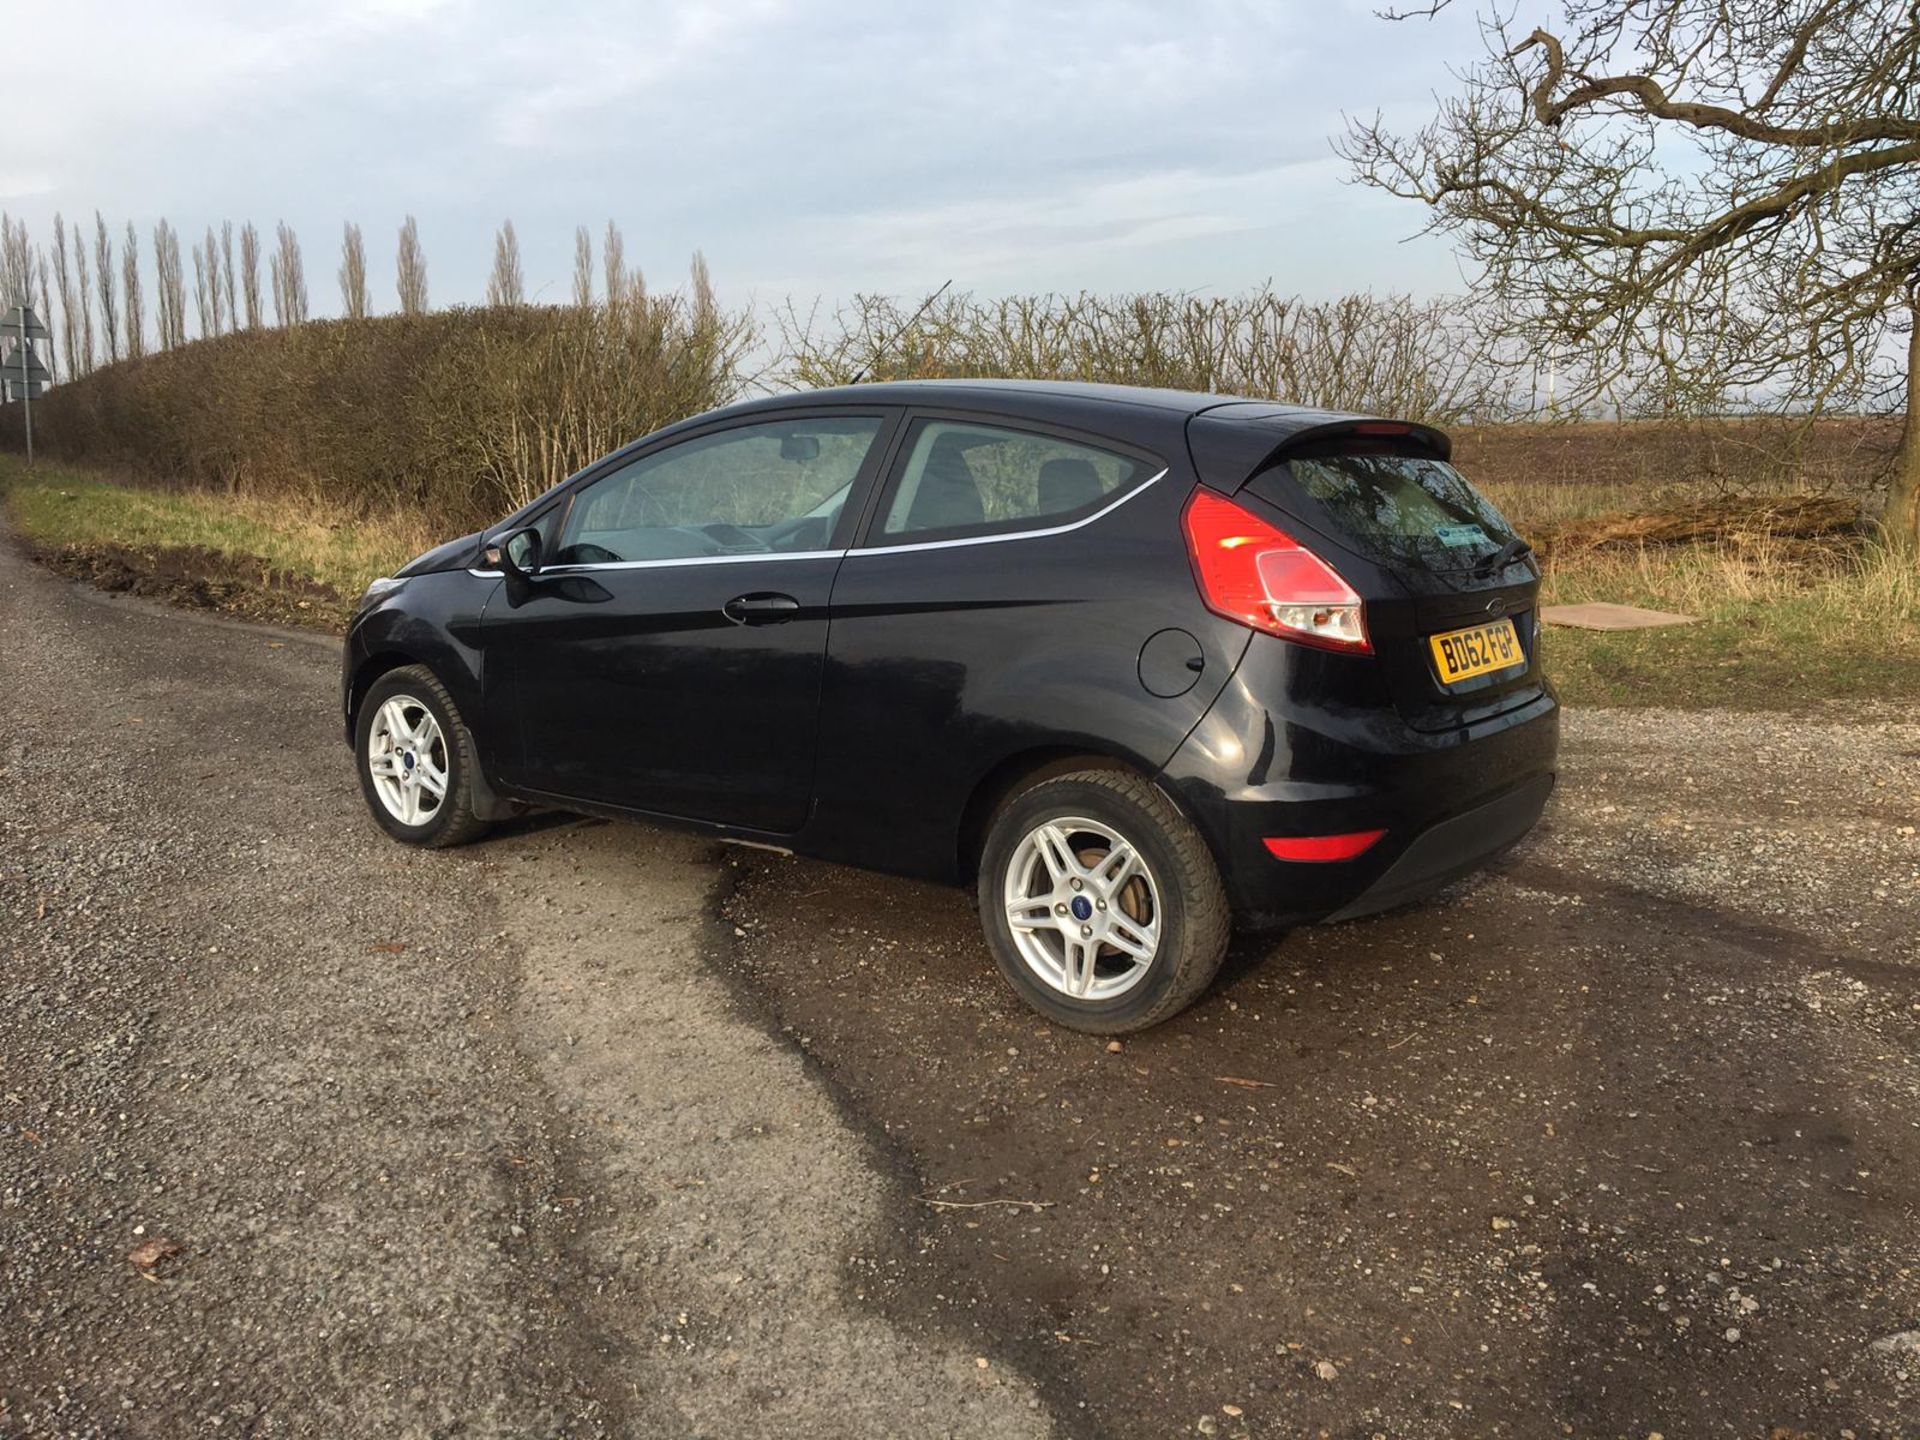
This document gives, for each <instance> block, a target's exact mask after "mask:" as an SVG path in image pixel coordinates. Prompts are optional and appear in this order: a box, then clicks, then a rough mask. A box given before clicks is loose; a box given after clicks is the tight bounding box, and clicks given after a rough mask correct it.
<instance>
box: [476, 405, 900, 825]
mask: <svg viewBox="0 0 1920 1440" xmlns="http://www.w3.org/2000/svg"><path fill="white" fill-rule="evenodd" d="M890 421H891V417H890V416H889V415H888V414H887V413H886V412H883V411H878V410H876V411H873V412H871V413H848V412H845V411H834V412H831V413H822V412H793V413H781V414H779V415H777V416H771V417H767V416H760V417H756V418H754V419H753V420H751V421H736V422H734V423H732V424H729V425H723V426H720V427H717V428H715V429H711V430H707V431H702V432H699V433H697V434H695V435H693V436H690V437H686V438H676V439H675V440H673V441H672V442H670V443H668V444H666V445H664V446H662V447H659V448H656V449H653V450H648V451H645V452H643V453H642V454H640V455H638V456H637V457H635V458H634V459H632V460H630V461H628V462H627V463H625V464H622V465H619V466H616V467H614V468H613V469H611V470H609V471H608V472H607V473H605V474H603V475H600V476H598V477H596V478H595V479H593V480H591V481H589V482H587V483H586V484H584V485H582V486H581V487H580V488H579V489H578V490H577V491H576V492H574V493H573V494H571V495H570V496H568V497H567V499H566V502H565V504H564V506H563V508H562V509H561V510H560V511H559V512H558V513H557V517H556V519H555V521H553V522H551V523H550V524H549V525H548V527H547V528H548V529H549V530H551V531H554V532H555V533H554V535H553V538H552V540H551V542H550V543H549V545H548V547H547V549H548V553H547V554H546V555H545V556H543V557H542V562H541V564H540V567H539V569H538V571H537V573H536V574H535V575H534V576H533V578H532V579H531V580H530V581H519V580H514V579H509V580H508V582H507V584H506V586H505V587H504V593H503V595H502V596H501V598H500V599H499V600H498V601H496V603H495V604H494V605H493V606H492V607H490V608H489V612H488V616H487V620H486V629H487V632H488V633H487V636H486V646H487V654H488V659H487V664H488V666H489V670H490V684H498V685H501V686H503V687H504V695H503V699H504V700H505V702H506V706H507V707H508V709H509V712H510V714H511V717H512V727H513V730H514V732H515V736H516V738H517V740H518V745H517V747H516V752H517V753H516V757H515V763H514V765H513V767H512V783H514V784H515V785H517V786H519V787H521V788H524V789H529V790H534V791H538V792H540V793H543V794H548V795H552V796H556V797H561V798H565V799H572V800H580V801H586V802H589V803H593V804H599V805H610V806H618V807H621V808H625V809H634V810H643V811H650V812H653V813H656V814H660V815H666V816H674V817H679V818H684V819H690V820H698V821H705V822H710V823H714V824H719V825H726V826H730V827H736V828H740V829H746V830H756V831H763V832H769V833H776V834H790V833H792V832H793V831H795V830H797V829H798V828H799V827H800V825H801V823H802V822H803V821H804V820H805V818H806V814H807V809H808V804H809V797H810V787H811V781H812V772H813V762H814V742H815V737H816V733H817V726H818V709H819V699H820V679H821V669H822V665H823V661H824V656H825V651H826V641H827V605H828V599H829V596H830V594H831V592H832V588H833V578H834V572H835V570H836V569H837V568H838V566H839V565H840V562H841V559H842V556H843V553H844V551H845V547H846V543H847V538H848V533H849V530H850V527H851V526H852V524H853V522H854V519H855V517H856V516H857V515H858V513H859V510H860V507H861V504H862V503H863V501H864V498H865V494H866V490H867V487H868V486H869V485H870V483H871V479H872V473H873V471H874V469H875V468H876V467H877V464H878V457H879V455H880V453H881V450H882V444H881V442H882V440H883V439H884V438H885V435H886V432H887V431H888V429H889V427H890Z"/></svg>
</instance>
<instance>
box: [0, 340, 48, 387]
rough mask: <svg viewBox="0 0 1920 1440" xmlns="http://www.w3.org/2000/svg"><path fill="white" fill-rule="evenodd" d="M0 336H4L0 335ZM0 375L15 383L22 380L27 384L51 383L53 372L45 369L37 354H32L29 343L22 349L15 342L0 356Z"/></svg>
mask: <svg viewBox="0 0 1920 1440" xmlns="http://www.w3.org/2000/svg"><path fill="white" fill-rule="evenodd" d="M0 338H4V337H3V336H0ZM0 377H4V378H5V379H7V380H10V381H12V382H13V383H14V384H15V385H18V384H19V383H20V382H21V381H22V380H24V381H26V382H27V383H28V384H29V385H35V384H38V385H51V384H52V383H53V372H52V371H50V370H48V369H47V367H46V366H45V364H43V363H42V362H41V359H40V357H39V356H38V355H36V354H34V351H33V347H32V346H31V345H29V346H27V347H26V349H25V350H24V351H22V350H21V348H20V346H19V345H18V344H16V345H15V346H14V347H13V348H12V349H11V350H9V351H7V353H6V354H5V355H4V356H0Z"/></svg>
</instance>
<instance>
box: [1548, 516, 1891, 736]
mask: <svg viewBox="0 0 1920 1440" xmlns="http://www.w3.org/2000/svg"><path fill="white" fill-rule="evenodd" d="M1543 598H1544V599H1545V601H1546V603H1548V604H1577V603H1579V602H1581V601H1587V600H1613V601H1618V602H1621V603H1623V604H1628V605H1644V606H1647V607H1648V608H1650V609H1655V610H1674V611H1679V612H1681V613H1682V614H1687V615H1693V616H1696V617H1698V620H1697V623H1695V624H1692V625H1676V626H1670V627H1667V628H1664V629H1659V630H1632V631H1622V632H1617V633H1596V632H1592V631H1584V630H1572V629H1563V628H1560V627H1557V626H1555V627H1549V629H1548V631H1547V635H1546V659H1547V668H1548V672H1549V673H1550V674H1551V675H1552V676H1553V678H1554V681H1555V683H1556V684H1557V685H1559V687H1560V689H1561V692H1562V694H1563V695H1564V697H1565V698H1566V699H1567V701H1568V702H1569V703H1570V704H1580V705H1677V706H1725V707H1729V708H1733V709H1742V710H1791V709H1797V708H1800V707H1802V706H1805V705H1809V704H1813V703H1816V702H1820V701H1835V700H1838V701H1846V700H1875V701H1881V700H1884V701H1905V702H1908V703H1911V702H1912V701H1913V700H1914V699H1915V698H1916V697H1920V571H1917V570H1916V567H1915V565H1914V563H1913V561H1912V560H1911V559H1910V558H1908V557H1905V556H1902V555H1900V554H1898V553H1896V552H1893V551H1889V550H1886V549H1884V548H1882V547H1880V546H1878V545H1867V546H1863V547H1847V548H1831V547H1828V548H1823V547H1818V546H1815V547H1796V546H1791V545H1787V544H1779V545H1767V544H1764V543H1763V544H1760V545H1746V546H1666V547H1658V548H1647V549H1641V550H1627V551H1607V552H1596V553H1591V554H1586V555H1580V556H1576V557H1571V558H1569V559H1567V560H1565V561H1560V560H1558V559H1553V560H1549V562H1548V565H1547V573H1546V583H1545V585H1544V586H1543Z"/></svg>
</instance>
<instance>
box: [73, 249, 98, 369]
mask: <svg viewBox="0 0 1920 1440" xmlns="http://www.w3.org/2000/svg"><path fill="white" fill-rule="evenodd" d="M73 287H74V290H75V291H76V292H77V293H78V294H79V296H80V305H79V312H80V346H79V348H80V368H79V369H78V370H77V371H75V372H74V373H75V374H79V375H84V374H87V373H88V372H89V371H91V370H92V369H93V362H94V349H93V308H92V307H91V306H90V305H88V304H87V296H88V294H89V293H91V291H92V289H93V284H92V281H91V280H89V279H88V275H87V242H86V237H85V236H83V235H82V234H81V233H80V227H79V226H78V225H76V226H74V227H73Z"/></svg>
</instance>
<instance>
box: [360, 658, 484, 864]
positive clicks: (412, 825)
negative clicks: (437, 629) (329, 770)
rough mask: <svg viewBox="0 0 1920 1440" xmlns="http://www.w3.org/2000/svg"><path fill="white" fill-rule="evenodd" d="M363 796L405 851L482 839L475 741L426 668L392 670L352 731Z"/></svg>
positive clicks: (364, 703)
mask: <svg viewBox="0 0 1920 1440" xmlns="http://www.w3.org/2000/svg"><path fill="white" fill-rule="evenodd" d="M354 761H355V765H356V768H357V769H358V770H359V772H360V793H361V794H362V795H363V796H365V797H366V802H367V809H368V810H370V811H372V812H373V818H374V819H375V820H377V821H379V822H380V828H381V829H383V830H385V831H386V832H387V833H388V834H389V835H391V836H393V838H394V839H396V840H401V841H404V842H406V843H407V844H409V845H424V846H427V847H429V848H434V849H438V848H440V847H443V846H447V845H464V844H466V843H467V842H468V841H469V840H474V839H478V838H479V837H480V836H481V835H483V834H485V833H486V829H487V822H486V821H484V820H482V819H480V818H479V817H478V816H476V815H475V814H474V804H473V784H474V776H475V775H476V773H477V764H476V762H475V759H474V755H473V740H472V738H471V737H470V736H469V735H468V734H467V727H466V726H465V725H464V724H462V723H461V720H460V711H459V708H458V707H457V706H456V705H455V704H454V703H453V697H452V696H451V695H449V694H448V693H447V690H446V687H445V686H444V685H442V684H441V683H440V682H439V680H438V679H436V678H435V677H434V673H433V672H432V671H431V670H429V669H427V667H426V666H424V665H408V666H404V667H403V668H401V669H398V670H389V671H388V672H387V673H386V674H385V675H382V676H381V677H380V678H379V679H378V680H376V681H374V682H373V687H372V688H371V689H370V690H368V691H367V694H366V698H365V699H363V700H362V701H361V702H360V716H359V719H358V721H357V722H356V724H355V727H354Z"/></svg>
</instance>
